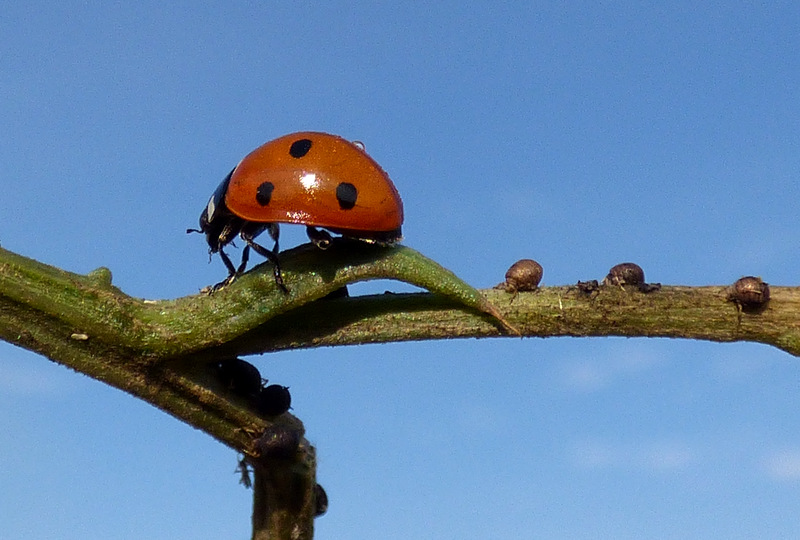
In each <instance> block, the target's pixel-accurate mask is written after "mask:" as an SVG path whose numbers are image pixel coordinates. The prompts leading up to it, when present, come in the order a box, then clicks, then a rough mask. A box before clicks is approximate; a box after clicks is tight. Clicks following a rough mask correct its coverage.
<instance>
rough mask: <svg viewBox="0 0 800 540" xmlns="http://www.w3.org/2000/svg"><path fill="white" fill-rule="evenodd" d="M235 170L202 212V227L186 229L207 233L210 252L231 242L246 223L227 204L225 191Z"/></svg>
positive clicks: (215, 192) (229, 174) (188, 231)
mask: <svg viewBox="0 0 800 540" xmlns="http://www.w3.org/2000/svg"><path fill="white" fill-rule="evenodd" d="M232 174H233V171H231V172H230V173H228V176H226V177H225V179H224V180H223V181H222V183H221V184H220V185H219V186H218V187H217V189H216V190H214V194H213V195H211V198H210V199H209V200H208V204H207V205H206V207H205V208H204V209H203V213H202V214H200V228H199V229H186V232H187V233H191V232H198V233H204V234H205V235H206V242H208V251H209V253H217V252H218V251H219V250H220V249H221V248H222V247H223V246H225V245H227V244H229V243H230V242H231V241H232V240H233V239H234V238H235V237H236V235H237V234H239V231H241V229H242V226H243V225H244V220H242V219H241V218H239V217H236V216H235V215H233V214H232V213H231V211H230V210H228V207H227V205H226V204H225V192H226V191H227V190H228V183H229V182H230V180H231V175H232Z"/></svg>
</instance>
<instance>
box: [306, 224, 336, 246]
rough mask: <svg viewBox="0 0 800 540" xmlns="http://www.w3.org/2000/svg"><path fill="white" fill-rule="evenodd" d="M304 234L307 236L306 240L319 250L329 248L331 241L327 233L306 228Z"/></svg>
mask: <svg viewBox="0 0 800 540" xmlns="http://www.w3.org/2000/svg"><path fill="white" fill-rule="evenodd" d="M306 234H307V235H308V239H309V240H311V243H312V244H314V245H315V246H317V247H318V248H319V249H328V248H329V247H331V242H332V241H333V239H332V238H331V235H330V234H328V231H321V230H319V229H317V228H316V227H306Z"/></svg>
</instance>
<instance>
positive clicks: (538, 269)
mask: <svg viewBox="0 0 800 540" xmlns="http://www.w3.org/2000/svg"><path fill="white" fill-rule="evenodd" d="M542 273H543V269H542V265H541V264H539V263H538V262H536V261H534V260H533V259H520V260H518V261H517V262H515V263H514V264H512V265H511V268H509V269H508V272H506V280H505V281H504V282H503V283H500V284H498V285H496V286H495V289H502V290H504V291H506V292H509V293H517V292H526V291H535V290H536V289H537V288H538V287H539V282H540V281H541V280H542Z"/></svg>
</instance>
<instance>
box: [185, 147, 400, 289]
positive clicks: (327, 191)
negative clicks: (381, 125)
mask: <svg viewBox="0 0 800 540" xmlns="http://www.w3.org/2000/svg"><path fill="white" fill-rule="evenodd" d="M278 223H297V224H303V225H306V227H307V229H306V231H307V233H308V236H309V238H310V239H311V241H312V242H313V243H314V244H315V245H316V246H317V247H319V248H321V249H325V248H326V247H327V246H328V245H329V244H330V241H331V237H330V235H329V234H328V233H327V232H325V231H322V230H319V229H317V227H319V228H322V229H327V230H329V231H331V232H334V233H337V234H341V235H342V236H346V237H349V238H355V239H358V240H362V241H365V242H371V243H380V244H393V243H395V242H398V241H399V240H400V239H401V227H402V224H403V202H402V200H401V199H400V194H399V193H398V192H397V189H396V188H395V186H394V184H393V183H392V181H391V180H390V179H389V176H388V175H387V174H386V173H385V172H384V171H383V169H381V167H380V165H378V163H377V162H376V161H375V160H373V159H372V158H371V157H370V156H369V155H367V153H366V152H365V151H364V149H363V147H362V146H360V145H359V144H356V143H352V142H350V141H348V140H346V139H343V138H342V137H339V136H337V135H330V134H327V133H320V132H313V131H306V132H299V133H292V134H290V135H285V136H283V137H280V138H278V139H275V140H273V141H270V142H268V143H266V144H264V145H262V146H260V147H258V148H257V149H255V150H254V151H252V152H251V153H250V154H248V155H247V156H246V157H245V158H244V159H243V160H242V161H241V162H240V163H239V164H238V165H237V166H236V167H235V168H234V169H233V170H232V171H231V173H230V174H229V175H228V176H227V177H226V178H225V179H224V180H223V181H222V183H221V184H220V185H219V187H217V189H216V191H215V192H214V194H213V195H212V196H211V199H210V200H209V202H208V205H207V206H206V208H205V210H204V211H203V213H202V214H201V216H200V229H199V230H196V229H189V230H188V231H187V232H190V231H193V232H202V233H205V235H206V240H207V242H208V245H209V252H210V253H219V254H220V258H222V261H223V262H224V263H225V266H226V267H227V268H228V272H229V276H228V278H227V279H226V280H225V281H224V282H222V283H221V284H219V285H220V286H221V285H224V284H227V283H230V282H231V281H233V279H235V278H236V276H238V275H239V274H241V273H242V272H243V271H244V269H245V267H246V266H247V260H248V257H249V249H250V248H253V249H254V250H255V251H256V252H257V253H259V254H261V255H262V256H264V257H266V258H268V259H269V260H270V261H272V262H273V263H274V265H275V280H276V282H277V283H278V285H279V286H280V287H281V288H282V289H283V290H284V291H285V290H286V287H285V286H284V284H283V277H282V275H281V271H280V263H279V259H278V237H279V228H278ZM265 230H266V231H267V232H269V234H270V236H271V237H272V238H273V240H274V241H275V246H274V247H273V249H272V250H267V249H266V248H264V247H263V246H261V245H259V244H257V243H256V242H255V241H254V238H255V237H256V236H258V235H259V234H261V233H262V232H264V231H265ZM237 235H238V236H240V237H241V238H242V239H243V240H244V241H245V243H246V245H245V247H244V250H243V251H242V261H241V263H240V264H239V267H238V268H237V267H234V265H233V263H232V262H231V260H230V258H229V257H228V256H227V254H226V253H225V252H224V251H223V249H222V248H223V247H224V246H226V245H227V244H229V243H230V242H232V241H233V240H234V238H235V237H236V236H237Z"/></svg>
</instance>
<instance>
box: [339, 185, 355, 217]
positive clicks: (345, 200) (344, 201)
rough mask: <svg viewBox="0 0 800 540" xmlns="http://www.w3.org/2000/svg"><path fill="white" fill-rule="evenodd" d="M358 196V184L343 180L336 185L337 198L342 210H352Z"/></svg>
mask: <svg viewBox="0 0 800 540" xmlns="http://www.w3.org/2000/svg"><path fill="white" fill-rule="evenodd" d="M357 198H358V190H357V189H356V186H354V185H353V184H350V183H348V182H342V183H341V184H339V185H338V186H336V200H337V201H339V207H341V209H342V210H350V209H351V208H353V207H354V206H355V205H356V199H357Z"/></svg>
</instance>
